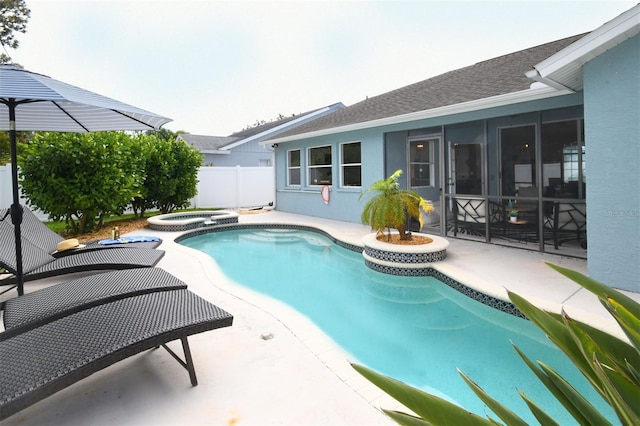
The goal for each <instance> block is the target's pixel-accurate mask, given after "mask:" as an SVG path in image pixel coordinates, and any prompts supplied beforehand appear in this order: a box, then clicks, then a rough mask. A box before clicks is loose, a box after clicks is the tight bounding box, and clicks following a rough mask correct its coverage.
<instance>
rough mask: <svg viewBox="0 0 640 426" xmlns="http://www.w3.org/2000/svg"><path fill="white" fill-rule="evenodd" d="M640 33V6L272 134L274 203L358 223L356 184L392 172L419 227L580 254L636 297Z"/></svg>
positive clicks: (595, 273) (601, 276)
mask: <svg viewBox="0 0 640 426" xmlns="http://www.w3.org/2000/svg"><path fill="white" fill-rule="evenodd" d="M639 32H640V5H638V6H635V7H633V8H632V9H630V10H628V11H626V12H625V13H623V14H621V15H620V16H618V17H616V18H614V19H613V20H611V21H609V22H607V23H605V24H604V25H602V26H601V27H599V28H597V29H595V30H594V31H592V32H590V33H586V34H580V35H576V36H573V37H568V38H565V39H562V40H556V41H553V42H550V43H547V44H543V45H540V46H535V47H531V48H527V49H524V50H521V51H519V52H514V53H511V54H508V55H504V56H500V57H497V58H493V59H489V60H486V61H484V62H480V63H477V64H474V65H471V66H468V67H465V68H461V69H457V70H454V71H451V72H447V73H445V74H442V75H439V76H436V77H433V78H430V79H428V80H424V81H421V82H418V83H415V84H412V85H409V86H406V87H402V88H399V89H397V90H393V91H391V92H388V93H384V94H381V95H379V96H376V97H372V98H368V99H367V100H364V101H362V102H360V103H357V104H354V105H352V106H349V107H346V108H342V109H339V110H337V111H335V112H333V113H332V114H328V115H325V116H323V117H321V118H319V119H317V120H314V121H312V122H309V123H306V124H303V125H301V126H298V127H296V128H295V129H292V130H289V131H287V132H284V133H282V134H280V135H278V136H277V137H274V138H270V139H269V140H268V141H266V142H264V143H265V144H269V145H272V146H277V149H276V150H275V167H276V170H275V172H276V206H277V209H278V210H281V211H286V212H292V213H299V214H304V215H311V216H319V217H325V218H329V219H336V220H342V221H350V222H360V214H361V211H362V207H363V205H364V202H365V200H360V199H359V197H360V194H361V193H362V190H363V189H365V188H367V187H369V185H371V183H373V182H374V181H376V180H378V179H382V178H385V177H387V176H389V175H391V174H392V173H393V172H394V171H395V170H397V169H402V170H403V171H404V172H405V173H404V174H403V178H404V179H403V182H402V185H403V187H404V188H410V189H413V190H415V191H417V192H419V193H420V194H421V195H422V196H423V197H425V198H427V199H430V200H432V201H433V202H434V204H435V206H436V209H437V213H438V214H437V216H433V217H431V218H429V219H430V220H429V224H428V226H427V227H426V230H427V231H428V232H430V233H435V234H438V235H444V236H447V237H455V238H470V239H477V240H481V241H484V242H486V243H494V244H506V245H512V246H519V247H525V248H528V249H533V250H539V251H541V252H550V253H560V254H567V255H572V256H580V257H585V258H587V262H588V271H589V275H590V276H591V277H593V278H595V279H597V280H600V281H603V282H605V283H607V284H610V285H612V286H615V287H618V288H622V289H627V290H632V291H640V284H639V279H638V277H639V276H640V266H639V265H640V223H639V222H640V190H638V188H639V187H640V77H639V76H640V35H639ZM587 166H588V167H587ZM587 170H588V174H587ZM587 176H588V179H587ZM587 181H588V182H589V184H588V185H587ZM512 209H513V210H519V211H517V213H518V220H517V221H515V222H510V221H509V220H508V218H507V212H508V211H510V210H512ZM414 229H415V228H414ZM587 229H588V232H587ZM563 239H568V241H562V240H563ZM585 246H586V248H585ZM556 247H557V248H556Z"/></svg>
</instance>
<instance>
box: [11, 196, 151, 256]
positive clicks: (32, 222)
mask: <svg viewBox="0 0 640 426" xmlns="http://www.w3.org/2000/svg"><path fill="white" fill-rule="evenodd" d="M22 211H23V215H22V225H21V227H20V230H21V233H22V236H23V237H24V238H25V239H27V240H29V241H30V242H31V243H33V244H34V245H35V246H36V247H40V248H41V249H42V250H44V251H46V252H47V253H49V254H51V255H52V256H53V257H62V256H68V255H70V254H75V253H78V252H83V251H91V250H98V249H113V248H146V249H153V248H156V247H158V246H159V245H160V244H162V240H160V239H158V241H143V242H136V243H129V244H113V245H105V244H100V243H99V242H98V241H91V242H88V243H85V244H84V247H82V248H78V249H73V250H65V251H61V252H58V251H57V248H58V244H59V243H60V242H62V241H64V240H65V238H64V237H62V236H60V235H58V234H57V233H55V232H53V231H52V230H51V229H50V228H49V227H48V226H47V225H45V224H44V223H42V221H41V220H40V219H38V217H37V216H36V215H35V214H34V213H33V211H31V209H29V208H28V207H26V206H23V208H22ZM7 213H8V209H0V219H2V218H4V217H7Z"/></svg>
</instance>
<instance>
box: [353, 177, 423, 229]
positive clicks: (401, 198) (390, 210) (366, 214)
mask: <svg viewBox="0 0 640 426" xmlns="http://www.w3.org/2000/svg"><path fill="white" fill-rule="evenodd" d="M401 175H402V170H396V171H395V173H393V174H392V175H391V176H389V177H388V178H386V179H380V180H377V181H375V182H374V183H373V184H372V185H371V187H369V188H367V189H366V190H365V191H364V192H363V193H362V194H360V199H362V197H364V196H365V195H366V194H368V193H370V192H372V191H377V192H378V194H376V195H375V196H373V197H372V198H371V199H369V201H367V204H365V206H364V209H363V210H362V216H361V219H362V223H364V224H366V225H371V228H372V229H373V230H374V231H376V232H377V233H378V234H384V232H385V231H387V240H389V239H391V233H390V231H391V229H396V230H397V231H398V234H399V235H400V239H401V240H410V239H411V233H410V232H408V231H407V229H406V224H407V218H408V217H412V218H414V219H417V220H418V221H419V222H420V227H421V228H422V215H421V214H420V210H421V209H422V210H423V211H424V212H425V213H429V212H431V211H433V205H432V204H431V202H429V201H427V200H425V199H424V198H422V197H421V196H420V194H418V193H417V192H415V191H412V190H410V189H400V184H399V183H398V179H399V178H400V176H401Z"/></svg>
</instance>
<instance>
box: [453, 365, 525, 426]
mask: <svg viewBox="0 0 640 426" xmlns="http://www.w3.org/2000/svg"><path fill="white" fill-rule="evenodd" d="M458 374H460V376H462V378H463V379H464V381H465V382H466V383H467V385H469V387H470V388H471V390H472V391H473V392H474V393H475V394H476V395H477V396H478V398H480V399H481V400H482V402H484V403H485V404H487V407H489V408H490V409H491V411H493V412H494V413H496V415H497V416H498V417H500V418H501V419H502V420H503V421H504V422H505V423H506V424H508V425H510V426H517V425H519V426H527V422H525V421H524V420H522V418H520V417H519V416H518V415H517V414H516V413H514V412H513V411H511V410H510V409H508V408H507V407H505V406H504V405H502V404H501V403H499V402H498V401H496V400H495V399H493V398H492V397H490V396H489V394H487V393H486V392H485V391H484V389H482V388H481V387H480V386H478V384H477V383H476V382H474V381H473V380H471V379H470V378H469V376H467V375H466V374H464V373H463V372H462V371H460V370H458Z"/></svg>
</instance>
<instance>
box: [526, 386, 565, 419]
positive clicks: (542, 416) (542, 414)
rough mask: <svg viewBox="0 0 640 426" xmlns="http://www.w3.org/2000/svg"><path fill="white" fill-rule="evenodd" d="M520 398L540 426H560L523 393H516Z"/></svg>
mask: <svg viewBox="0 0 640 426" xmlns="http://www.w3.org/2000/svg"><path fill="white" fill-rule="evenodd" d="M518 394H519V395H520V397H521V398H522V399H523V400H524V402H526V403H527V407H529V411H531V412H532V413H533V415H534V416H535V417H536V419H538V421H539V422H540V424H541V425H544V426H560V425H559V424H558V422H556V421H555V420H554V419H553V417H551V416H550V415H549V414H547V412H546V411H544V410H543V409H542V408H541V407H540V406H539V405H538V404H536V403H535V402H534V401H533V400H531V399H530V398H529V397H528V396H527V395H525V394H524V392H521V391H518Z"/></svg>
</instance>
